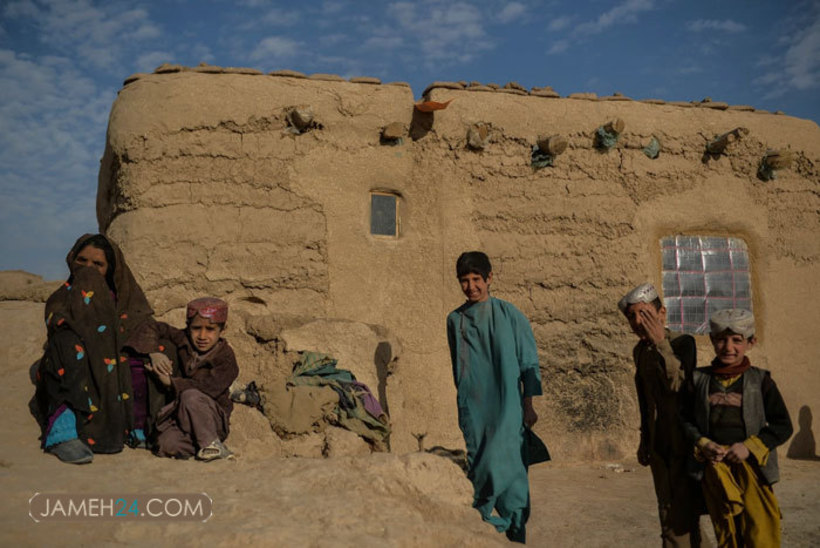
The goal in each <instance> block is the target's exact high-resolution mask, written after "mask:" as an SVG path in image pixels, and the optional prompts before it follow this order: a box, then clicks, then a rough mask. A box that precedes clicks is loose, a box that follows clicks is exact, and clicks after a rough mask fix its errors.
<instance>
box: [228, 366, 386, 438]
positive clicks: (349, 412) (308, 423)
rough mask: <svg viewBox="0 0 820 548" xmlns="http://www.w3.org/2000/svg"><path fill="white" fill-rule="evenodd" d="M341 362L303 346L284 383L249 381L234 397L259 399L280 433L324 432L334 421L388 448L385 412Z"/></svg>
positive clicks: (256, 401)
mask: <svg viewBox="0 0 820 548" xmlns="http://www.w3.org/2000/svg"><path fill="white" fill-rule="evenodd" d="M337 363H338V362H337V360H336V359H335V358H333V357H331V356H328V355H327V354H321V353H318V352H303V353H302V354H301V356H300V359H299V360H298V361H297V362H296V363H295V364H294V367H293V372H292V373H291V375H290V376H289V377H288V378H287V379H286V382H285V383H284V384H282V385H280V384H275V385H271V384H265V385H262V386H259V387H258V388H256V383H251V384H249V385H248V386H247V387H245V388H244V389H242V390H239V391H234V392H233V393H232V399H233V400H234V401H236V402H239V403H245V404H249V405H256V406H257V407H258V408H259V409H260V410H261V411H262V413H264V414H265V416H266V417H267V418H268V421H270V424H271V428H273V430H274V432H276V433H277V434H278V435H279V436H280V437H282V438H290V437H293V436H296V435H300V434H306V433H310V432H321V431H323V430H324V429H325V428H326V426H327V425H328V424H331V425H334V426H340V427H342V428H346V429H348V430H350V431H351V432H354V433H356V434H358V435H359V436H361V437H362V438H363V439H364V440H365V441H367V442H368V443H369V444H370V445H371V447H372V448H373V450H374V451H387V450H388V449H389V440H390V420H389V418H388V416H387V414H386V413H385V412H384V410H383V409H382V406H381V405H380V404H379V400H378V399H376V398H375V397H374V396H373V394H372V393H371V392H370V389H369V388H368V387H367V385H365V384H364V383H361V382H359V381H357V380H356V377H355V376H354V375H353V373H351V372H350V371H347V370H346V369H339V368H337V367H336V364H337Z"/></svg>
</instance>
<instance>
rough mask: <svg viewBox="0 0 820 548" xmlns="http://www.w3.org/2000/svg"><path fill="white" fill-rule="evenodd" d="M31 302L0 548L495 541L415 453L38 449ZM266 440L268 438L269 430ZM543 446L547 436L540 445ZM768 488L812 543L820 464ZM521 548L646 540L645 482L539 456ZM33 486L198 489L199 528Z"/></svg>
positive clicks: (649, 539) (10, 316)
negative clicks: (96, 511)
mask: <svg viewBox="0 0 820 548" xmlns="http://www.w3.org/2000/svg"><path fill="white" fill-rule="evenodd" d="M42 307H43V305H42V304H35V303H28V302H17V301H6V302H0V332H2V333H3V339H4V344H3V345H2V348H0V378H1V379H2V382H0V409H2V410H3V412H4V414H5V417H4V420H3V422H2V439H3V443H2V444H0V484H2V486H3V497H2V498H0V544H2V545H4V546H11V545H45V544H47V543H50V542H55V541H59V542H60V543H61V544H64V545H68V546H79V545H95V546H96V545H100V546H109V545H122V544H125V545H131V544H137V543H141V542H145V541H151V542H159V543H161V544H167V545H201V544H206V543H207V544H209V545H214V546H222V545H225V546H227V545H236V544H250V543H254V544H259V545H280V546H285V545H289V546H351V545H359V546H493V545H497V544H506V541H505V539H504V537H503V536H501V535H499V534H497V533H495V531H494V530H493V529H492V528H491V527H490V526H489V525H487V524H484V523H483V522H482V521H481V520H480V519H479V517H478V514H477V513H476V512H475V511H474V510H472V509H471V508H470V497H471V489H470V484H469V482H468V481H467V480H466V478H464V476H463V474H462V473H461V471H460V469H458V468H457V467H456V466H455V465H454V464H452V463H450V462H449V461H447V460H444V459H442V458H439V457H436V456H433V455H428V454H422V453H409V454H405V455H393V454H390V455H385V454H377V455H370V456H365V457H338V458H329V459H309V458H288V459H285V458H281V457H277V456H270V455H266V454H265V451H264V450H262V448H264V447H265V445H264V444H257V445H254V444H253V443H251V441H252V440H243V438H242V437H241V436H237V438H236V439H237V440H239V441H238V443H237V442H234V443H233V444H232V443H231V439H229V440H228V443H229V445H232V446H233V447H234V448H235V449H236V450H237V451H238V452H239V453H240V454H239V458H237V459H236V460H234V461H221V462H215V463H209V464H203V463H199V462H194V461H169V460H164V459H158V458H155V457H153V456H151V455H150V454H148V453H147V452H145V451H139V450H129V449H127V450H125V451H124V452H123V453H121V454H118V455H98V456H97V457H96V458H95V461H94V463H93V464H91V465H87V466H68V465H64V464H61V463H60V462H58V461H57V459H56V458H54V457H53V456H51V455H46V454H43V453H42V452H41V451H40V450H39V448H38V444H37V440H36V438H37V427H36V425H35V423H34V421H33V419H32V418H31V417H30V415H29V413H28V409H27V405H26V404H27V401H28V399H29V397H30V396H31V394H32V390H33V389H32V386H31V383H30V381H29V376H28V371H29V368H30V367H31V365H32V364H33V363H34V362H35V360H36V359H37V358H38V357H39V353H40V348H41V346H42V342H43V338H44V330H43V328H42V323H41V322H42V320H41V317H42ZM270 435H271V436H274V434H273V433H271V434H270ZM547 441H549V440H547ZM781 474H782V481H781V483H780V484H779V485H778V486H777V493H778V496H779V497H780V502H781V505H782V509H783V514H784V520H783V534H784V545H785V546H816V545H818V544H820V522H818V519H817V516H820V460H813V461H796V460H789V459H783V461H782V472H781ZM531 484H532V501H533V511H532V517H531V518H530V526H529V530H528V532H529V544H530V545H532V546H571V545H574V544H582V545H583V546H588V547H595V546H656V545H657V543H658V536H657V535H658V534H657V530H658V526H657V515H656V510H655V504H654V494H653V491H652V484H651V477H650V475H649V473H648V470H647V469H644V468H640V467H637V465H636V463H635V462H634V461H626V462H622V463H575V464H570V463H550V464H546V465H539V466H536V467H534V468H533V469H532V470H531ZM37 492H41V493H73V494H87V495H92V494H103V493H106V494H111V493H113V494H149V493H157V494H171V493H193V492H206V493H208V495H210V497H211V498H212V499H213V512H214V513H213V517H212V518H211V519H209V520H208V521H207V522H205V523H201V522H188V523H169V522H160V521H152V522H144V521H128V522H117V521H99V520H98V521H84V522H69V523H46V522H41V523H35V522H34V521H33V520H32V519H31V518H30V517H29V516H28V511H29V504H28V500H29V498H30V497H31V496H32V495H33V494H34V493H37Z"/></svg>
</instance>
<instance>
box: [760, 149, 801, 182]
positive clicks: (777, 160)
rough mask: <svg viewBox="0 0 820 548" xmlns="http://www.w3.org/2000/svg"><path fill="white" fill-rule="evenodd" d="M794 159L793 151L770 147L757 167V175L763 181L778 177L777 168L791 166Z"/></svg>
mask: <svg viewBox="0 0 820 548" xmlns="http://www.w3.org/2000/svg"><path fill="white" fill-rule="evenodd" d="M793 159H794V158H793V156H792V151H791V150H789V149H787V148H784V149H780V150H772V149H769V150H767V151H766V154H764V155H763V158H762V159H761V160H760V165H759V166H758V167H757V176H758V177H759V178H760V179H761V180H763V181H771V180H773V179H776V178H777V173H776V172H777V170H778V169H787V168H789V167H791V165H792V161H793Z"/></svg>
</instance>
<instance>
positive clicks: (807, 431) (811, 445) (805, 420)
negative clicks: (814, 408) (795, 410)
mask: <svg viewBox="0 0 820 548" xmlns="http://www.w3.org/2000/svg"><path fill="white" fill-rule="evenodd" d="M811 421H812V416H811V408H810V407H809V406H808V405H804V406H803V407H801V408H800V414H799V415H798V418H797V425H798V426H797V428H798V430H797V434H795V435H794V437H793V438H792V442H791V444H790V445H789V450H788V451H787V452H786V457H787V458H790V459H798V460H820V456H818V455H817V445H816V443H815V441H814V433H813V432H812V431H811Z"/></svg>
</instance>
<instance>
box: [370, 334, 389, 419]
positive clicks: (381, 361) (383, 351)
mask: <svg viewBox="0 0 820 548" xmlns="http://www.w3.org/2000/svg"><path fill="white" fill-rule="evenodd" d="M391 361H393V347H392V346H390V343H389V342H387V341H382V342H380V343H379V344H378V346H376V353H375V354H374V356H373V362H374V363H375V364H376V376H377V378H378V379H379V403H380V404H381V406H382V409H383V410H384V412H385V413H387V416H388V417H389V416H390V406H389V405H388V403H387V377H388V376H389V375H390V362H391Z"/></svg>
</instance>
